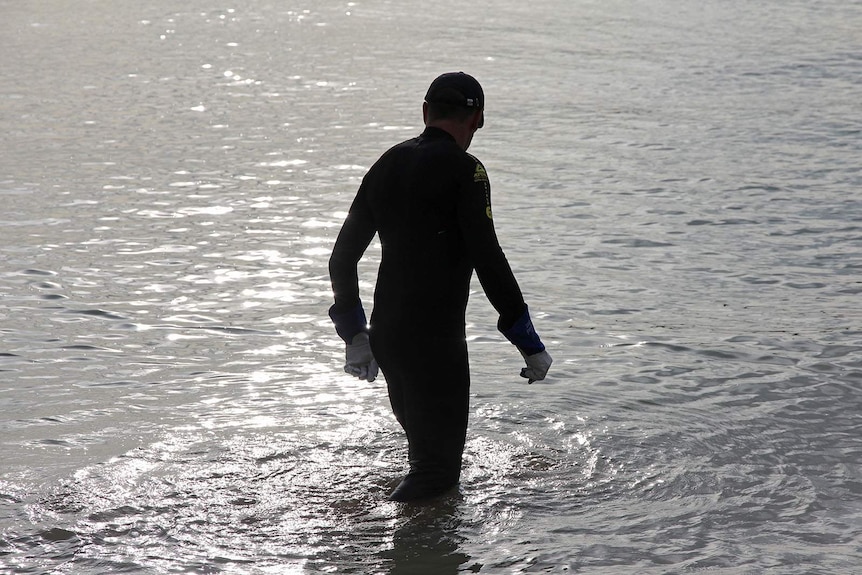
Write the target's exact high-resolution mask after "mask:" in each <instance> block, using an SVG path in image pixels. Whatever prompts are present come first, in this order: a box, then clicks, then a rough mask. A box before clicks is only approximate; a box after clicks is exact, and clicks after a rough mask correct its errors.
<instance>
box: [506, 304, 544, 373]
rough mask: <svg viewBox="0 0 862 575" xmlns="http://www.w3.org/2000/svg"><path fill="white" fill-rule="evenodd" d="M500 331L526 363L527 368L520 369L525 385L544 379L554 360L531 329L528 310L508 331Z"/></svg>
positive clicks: (525, 310) (525, 309)
mask: <svg viewBox="0 0 862 575" xmlns="http://www.w3.org/2000/svg"><path fill="white" fill-rule="evenodd" d="M500 331H501V333H502V334H503V335H504V336H505V337H506V339H508V340H509V341H510V342H512V343H513V344H514V345H515V347H517V348H518V351H519V352H521V355H522V356H523V357H524V361H525V362H526V363H527V367H524V368H522V369H521V377H523V378H524V379H526V380H527V383H533V382H534V381H541V380H543V379H545V376H546V375H547V374H548V369H550V367H551V364H552V363H553V362H554V360H553V359H551V356H550V355H549V354H548V352H547V351H545V345H544V344H543V343H542V340H541V339H539V334H537V333H536V329H535V328H534V327H533V321H532V320H531V319H530V310H529V309H527V308H524V313H523V314H522V315H521V317H520V318H518V320H517V321H516V322H515V323H514V324H513V325H512V326H511V327H510V328H509V329H506V330H500Z"/></svg>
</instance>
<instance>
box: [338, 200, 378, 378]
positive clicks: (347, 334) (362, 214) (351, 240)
mask: <svg viewBox="0 0 862 575" xmlns="http://www.w3.org/2000/svg"><path fill="white" fill-rule="evenodd" d="M376 231H377V230H376V226H375V224H374V218H373V217H372V215H371V210H370V208H369V206H368V204H367V202H366V201H365V194H364V191H363V188H362V187H361V186H360V189H359V192H358V193H357V194H356V198H355V199H354V200H353V205H351V206H350V211H349V212H348V214H347V218H346V219H345V221H344V225H343V226H342V227H341V231H340V232H339V233H338V238H337V239H336V240H335V246H334V247H333V249H332V255H331V256H330V258H329V277H330V280H331V281H332V292H333V294H334V296H335V303H334V304H333V305H332V307H330V308H329V317H330V318H331V319H332V322H333V323H334V324H335V331H336V332H337V333H338V335H339V336H340V337H341V339H343V340H344V343H345V344H346V347H345V357H346V362H345V365H344V371H345V372H347V373H349V374H351V375H354V376H356V377H358V378H360V379H366V380H368V381H374V379H375V378H376V377H377V362H376V361H374V357H373V356H372V354H371V346H370V345H369V342H368V326H367V324H368V321H367V319H366V317H365V309H364V308H363V307H362V300H361V299H360V296H359V271H358V267H357V266H358V264H359V260H360V259H361V258H362V254H364V253H365V250H366V249H367V248H368V245H369V244H370V243H371V240H372V239H373V238H374V234H375V233H376Z"/></svg>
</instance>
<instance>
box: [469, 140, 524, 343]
mask: <svg viewBox="0 0 862 575" xmlns="http://www.w3.org/2000/svg"><path fill="white" fill-rule="evenodd" d="M471 158H472V157H471ZM473 160H474V161H475V164H474V167H472V173H471V174H469V177H468V178H467V179H466V180H465V181H464V187H463V189H462V190H460V192H459V196H458V224H459V227H460V229H461V234H462V236H463V238H464V242H465V244H466V246H467V252H468V256H469V258H470V260H471V262H472V264H473V267H474V269H475V270H476V275H477V276H478V278H479V282H480V283H481V284H482V288H483V289H484V290H485V294H486V295H487V296H488V300H489V301H490V302H491V305H492V306H494V309H496V310H497V313H499V314H500V318H499V320H498V322H497V328H498V329H499V330H500V331H502V332H506V331H507V330H509V329H510V328H512V326H514V325H515V323H516V322H517V321H518V320H519V319H520V318H521V317H522V316H523V315H524V313H525V312H526V311H527V306H526V304H525V303H524V297H523V295H522V294H521V288H520V287H519V286H518V282H517V281H516V280H515V276H514V274H513V273H512V268H511V267H510V266H509V262H508V260H506V256H505V254H504V253H503V249H502V248H501V247H500V243H499V241H498V240H497V233H496V231H495V230H494V220H493V217H492V213H491V184H490V182H489V181H488V174H487V172H486V171H485V167H484V166H483V165H482V163H481V162H479V161H478V160H476V159H475V158H473Z"/></svg>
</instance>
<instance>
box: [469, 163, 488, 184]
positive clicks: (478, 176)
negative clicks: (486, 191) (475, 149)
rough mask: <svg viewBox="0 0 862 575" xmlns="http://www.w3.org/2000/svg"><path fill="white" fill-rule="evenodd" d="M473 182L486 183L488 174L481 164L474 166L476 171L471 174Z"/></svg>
mask: <svg viewBox="0 0 862 575" xmlns="http://www.w3.org/2000/svg"><path fill="white" fill-rule="evenodd" d="M473 181H474V182H487V181H488V172H486V171H485V167H484V166H483V165H482V164H476V171H475V172H473Z"/></svg>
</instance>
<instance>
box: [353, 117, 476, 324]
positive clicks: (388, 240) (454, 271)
mask: <svg viewBox="0 0 862 575" xmlns="http://www.w3.org/2000/svg"><path fill="white" fill-rule="evenodd" d="M475 164H476V162H475V160H473V159H472V158H471V156H469V155H468V154H467V153H466V152H464V151H463V150H461V149H460V148H459V147H458V146H457V145H456V144H455V142H454V141H453V140H452V138H451V137H449V136H448V134H446V133H445V132H443V131H442V130H433V129H431V130H426V131H425V133H423V135H421V136H419V137H417V138H414V139H411V140H408V141H406V142H404V143H402V144H399V145H398V146H395V147H394V148H392V149H391V150H389V152H387V153H386V154H384V155H383V157H381V159H380V160H379V161H378V162H377V163H376V164H375V165H374V166H373V167H372V169H371V170H370V171H369V173H368V175H367V176H366V178H365V181H364V182H363V185H362V188H363V192H364V195H365V199H364V201H365V202H366V204H367V206H368V210H369V214H370V216H371V218H373V220H374V223H375V226H376V228H377V232H378V234H379V236H380V242H381V244H382V246H383V259H382V262H381V265H380V272H379V275H378V279H377V288H376V290H375V299H374V315H373V319H372V323H373V325H375V326H379V327H381V328H383V329H395V330H398V331H400V332H404V331H410V330H411V327H412V326H416V325H417V322H419V321H420V320H423V319H425V320H427V318H428V317H433V318H434V324H435V326H436V327H437V328H438V329H443V330H444V331H445V332H446V333H447V335H454V334H453V331H454V332H455V333H460V334H463V330H464V310H465V308H466V305H467V296H468V292H469V286H470V276H471V275H472V272H473V267H472V263H471V261H470V258H469V257H468V253H467V247H466V245H465V240H464V235H463V234H462V231H461V227H460V225H459V209H461V208H462V206H461V205H460V203H461V202H459V200H460V199H461V198H463V196H464V195H466V194H469V193H471V191H472V190H471V189H470V188H471V187H472V186H473V184H474V182H473V178H472V176H473V172H474V166H475ZM420 325H421V324H420Z"/></svg>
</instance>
